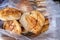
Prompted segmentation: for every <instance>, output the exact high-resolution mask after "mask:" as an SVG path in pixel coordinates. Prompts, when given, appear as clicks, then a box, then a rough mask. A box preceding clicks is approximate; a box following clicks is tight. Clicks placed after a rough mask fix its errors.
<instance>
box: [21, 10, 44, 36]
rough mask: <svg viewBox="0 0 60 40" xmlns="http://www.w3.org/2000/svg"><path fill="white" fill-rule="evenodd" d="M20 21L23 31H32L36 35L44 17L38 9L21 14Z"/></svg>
mask: <svg viewBox="0 0 60 40" xmlns="http://www.w3.org/2000/svg"><path fill="white" fill-rule="evenodd" d="M20 22H21V24H22V25H23V27H24V28H25V31H27V32H32V33H34V34H36V35H37V34H38V33H39V32H40V30H41V29H42V26H43V25H44V23H45V17H44V16H43V15H42V14H41V13H40V12H39V11H36V10H34V11H31V12H30V13H29V14H28V15H27V14H25V15H23V16H22V17H21V20H20ZM25 25H26V26H25ZM27 32H26V33H27Z"/></svg>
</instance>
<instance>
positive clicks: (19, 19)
mask: <svg viewBox="0 0 60 40" xmlns="http://www.w3.org/2000/svg"><path fill="white" fill-rule="evenodd" d="M42 1H44V0H34V3H33V4H35V7H37V8H36V9H33V7H32V6H31V5H30V4H31V3H30V2H32V1H30V2H28V1H26V0H23V1H21V3H17V4H16V7H17V8H13V7H6V8H4V9H2V10H0V20H2V21H3V22H4V23H3V29H4V30H8V31H10V32H12V33H15V34H17V35H24V36H26V35H27V36H37V35H39V34H42V33H44V32H45V31H47V30H48V28H49V19H48V17H47V15H46V13H45V12H44V11H46V5H45V4H42V3H41V2H42ZM19 5H20V6H19ZM18 8H19V9H18ZM42 12H44V13H45V14H43V13H42Z"/></svg>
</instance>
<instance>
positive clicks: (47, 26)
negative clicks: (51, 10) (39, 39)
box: [41, 18, 49, 33]
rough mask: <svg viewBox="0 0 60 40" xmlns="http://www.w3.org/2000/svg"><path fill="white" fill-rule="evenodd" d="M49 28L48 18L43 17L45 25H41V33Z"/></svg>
mask: <svg viewBox="0 0 60 40" xmlns="http://www.w3.org/2000/svg"><path fill="white" fill-rule="evenodd" d="M48 28H49V20H48V18H46V19H45V25H44V26H43V28H42V30H41V33H43V32H45V31H47V30H48Z"/></svg>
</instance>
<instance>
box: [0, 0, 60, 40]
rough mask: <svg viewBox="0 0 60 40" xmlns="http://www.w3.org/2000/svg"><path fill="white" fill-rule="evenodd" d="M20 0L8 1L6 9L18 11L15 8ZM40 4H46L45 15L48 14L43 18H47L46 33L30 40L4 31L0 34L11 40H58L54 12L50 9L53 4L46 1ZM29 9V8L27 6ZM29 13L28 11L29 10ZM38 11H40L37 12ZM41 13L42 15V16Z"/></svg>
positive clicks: (0, 30)
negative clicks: (12, 39)
mask: <svg viewBox="0 0 60 40" xmlns="http://www.w3.org/2000/svg"><path fill="white" fill-rule="evenodd" d="M19 1H20V0H16V2H15V1H14V0H12V1H11V0H10V1H9V3H8V7H13V8H16V9H19V7H18V6H17V3H18V2H19ZM30 1H31V0H30ZM32 1H34V0H32ZM41 3H44V4H47V5H46V10H45V11H46V13H47V14H48V15H47V14H46V13H45V12H44V13H45V14H46V15H45V16H47V17H48V18H49V23H50V24H49V29H48V30H47V31H46V32H44V33H42V34H40V35H39V36H37V37H35V38H32V39H30V38H28V37H26V36H23V35H21V36H19V35H16V34H13V33H11V32H9V31H5V30H3V29H0V32H1V33H2V34H5V35H8V36H10V37H13V38H15V39H16V40H59V39H58V38H57V37H56V17H54V15H55V14H56V13H55V14H54V12H55V10H54V9H52V7H53V5H54V3H53V2H52V1H51V0H46V1H44V2H41ZM29 7H30V6H29ZM32 7H33V8H34V9H37V7H36V5H34V6H33V5H32ZM30 8H31V7H30ZM19 10H20V9H19ZM31 10H32V9H31ZM29 11H30V10H29ZM39 11H41V10H39ZM44 13H43V14H44Z"/></svg>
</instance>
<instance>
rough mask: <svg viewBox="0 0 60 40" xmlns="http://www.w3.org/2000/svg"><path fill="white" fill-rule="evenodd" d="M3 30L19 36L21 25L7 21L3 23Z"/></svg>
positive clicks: (13, 21)
mask: <svg viewBox="0 0 60 40" xmlns="http://www.w3.org/2000/svg"><path fill="white" fill-rule="evenodd" d="M3 28H4V29H5V30H9V31H11V32H13V33H16V34H18V35H20V34H21V25H20V24H19V23H18V22H17V21H16V20H8V21H6V22H4V25H3Z"/></svg>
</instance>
